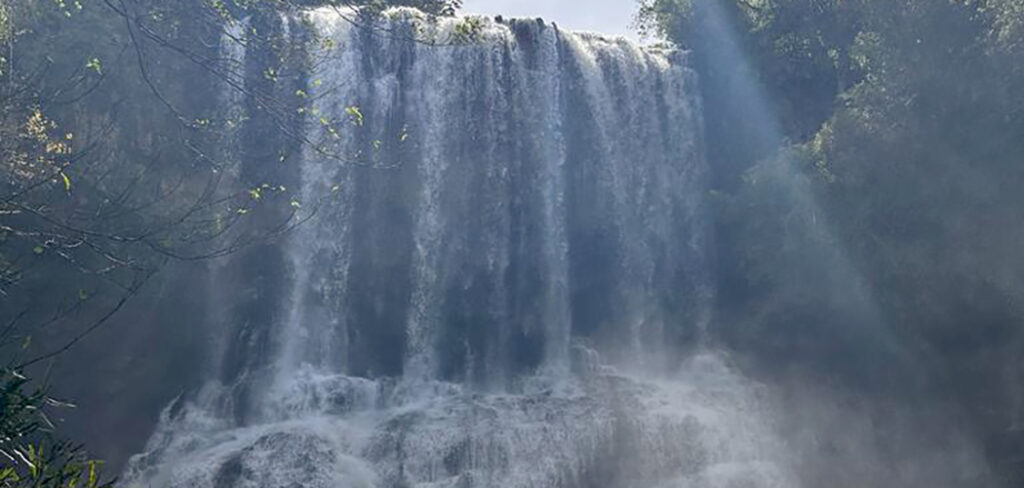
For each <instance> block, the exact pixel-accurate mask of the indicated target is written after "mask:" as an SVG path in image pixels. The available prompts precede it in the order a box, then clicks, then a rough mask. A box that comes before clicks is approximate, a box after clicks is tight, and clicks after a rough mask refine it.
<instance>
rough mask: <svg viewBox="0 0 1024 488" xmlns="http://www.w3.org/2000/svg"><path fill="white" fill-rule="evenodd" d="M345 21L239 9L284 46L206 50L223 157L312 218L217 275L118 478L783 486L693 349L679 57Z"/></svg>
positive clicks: (747, 392)
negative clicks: (287, 98) (225, 131)
mask: <svg viewBox="0 0 1024 488" xmlns="http://www.w3.org/2000/svg"><path fill="white" fill-rule="evenodd" d="M353 15H356V14H355V13H353V12H350V11H339V10H337V9H327V8H325V9H313V10H308V11H304V12H300V13H297V14H294V15H291V16H283V17H279V18H273V19H253V20H252V21H253V22H262V23H263V24H266V25H263V24H261V25H260V26H259V29H270V30H274V31H275V32H277V33H278V34H279V35H280V37H281V39H282V40H284V41H285V43H286V44H288V45H290V46H291V47H292V51H299V52H300V54H301V55H300V56H297V57H294V56H293V57H280V56H271V55H270V54H274V53H273V52H270V51H268V50H262V51H260V50H257V49H256V48H253V47H250V48H248V49H239V48H238V47H237V43H236V41H235V39H234V37H232V36H229V39H227V40H226V41H225V43H226V47H225V55H224V56H225V57H226V58H228V59H232V60H234V61H235V62H236V63H239V64H241V65H244V66H245V70H244V71H245V72H246V73H247V75H246V76H245V79H244V80H242V82H244V83H245V85H246V87H247V88H248V90H246V93H247V95H246V96H244V97H241V99H239V97H238V96H237V95H233V94H232V93H234V92H232V91H228V95H226V96H225V97H224V100H223V101H222V103H223V104H224V105H225V113H237V114H238V115H239V118H240V119H241V120H244V121H245V122H244V125H243V127H242V128H241V129H240V131H239V134H238V138H237V147H236V148H233V149H231V150H232V151H234V152H236V153H237V154H236V156H235V158H236V159H237V160H238V161H240V166H241V169H240V171H242V172H243V173H244V174H249V175H252V176H253V180H254V184H259V181H260V180H258V179H257V178H259V177H264V178H266V177H268V176H267V175H270V176H269V177H270V178H277V179H279V180H281V181H286V182H288V186H289V187H292V186H295V185H297V186H298V187H299V188H300V190H299V193H297V194H295V197H294V198H295V201H294V205H293V206H294V207H296V208H303V209H310V208H313V209H315V212H314V211H310V212H309V214H310V216H311V217H310V221H309V222H307V223H306V224H305V225H303V226H301V227H300V228H299V229H298V230H297V231H295V232H294V233H293V234H291V236H290V238H289V239H288V240H287V241H286V242H284V243H283V244H281V245H278V246H265V247H261V248H259V249H255V250H252V251H250V252H248V253H246V254H244V255H242V256H240V257H238V258H237V260H236V263H235V264H234V265H230V266H226V267H224V269H223V270H222V271H221V273H222V274H223V275H224V276H222V277H221V278H219V279H222V280H223V282H224V283H225V285H224V288H225V289H228V288H229V287H231V288H230V289H235V288H237V289H238V290H239V291H238V293H237V294H232V293H224V294H222V295H221V297H220V300H223V301H225V303H223V304H215V305H217V306H215V307H213V308H214V309H216V313H214V314H213V315H215V316H216V317H215V318H212V319H211V322H212V323H213V325H212V327H220V328H221V330H222V337H223V340H222V342H223V344H221V345H220V347H219V348H218V347H211V349H213V350H218V349H219V350H222V351H223V353H222V354H223V356H222V357H221V358H220V364H221V365H222V366H221V367H220V369H219V370H217V371H211V372H210V374H209V378H210V380H209V382H208V384H207V386H206V387H205V388H204V389H202V390H201V391H199V392H195V393H194V394H190V395H186V396H185V397H183V398H181V399H179V401H177V402H176V403H175V404H174V405H171V406H170V407H168V408H167V410H166V412H165V413H164V416H163V419H162V421H161V423H160V426H159V427H158V429H157V431H156V432H155V433H154V435H153V437H152V438H151V440H150V442H149V445H148V447H147V449H146V452H145V453H143V454H140V455H138V456H136V457H134V458H133V460H132V461H131V463H130V466H129V468H128V470H127V473H126V476H125V477H126V479H127V483H128V486H135V485H138V486H154V487H190V488H191V487H217V488H221V487H223V488H228V487H300V486H301V487H325V488H326V487H331V488H336V487H364V486H365V487H380V488H385V487H387V488H392V487H393V488H398V487H424V488H425V487H452V488H472V487H494V486H502V487H507V488H520V487H521V488H527V487H537V488H539V487H551V488H555V487H566V488H569V487H581V488H583V487H627V486H628V487H652V488H653V487H660V486H673V487H678V486H682V487H689V486H693V487H698V486H699V487H758V488H760V487H790V486H796V482H795V481H794V479H793V478H792V476H791V474H790V473H789V472H788V471H787V468H786V465H787V460H786V459H784V457H783V455H782V453H783V452H784V450H783V449H781V448H780V447H779V446H778V445H777V443H776V440H775V439H774V437H773V436H772V434H771V425H772V419H771V418H768V416H766V415H765V414H764V410H765V409H763V408H762V407H761V403H762V401H763V399H762V398H761V392H760V391H759V389H758V387H757V386H755V385H752V384H748V383H746V382H744V381H743V380H741V379H740V378H739V377H737V376H736V375H735V374H734V373H733V372H732V371H731V370H730V368H729V367H728V366H727V365H726V364H725V363H724V362H723V360H722V358H721V357H720V356H718V355H714V354H709V353H697V354H692V351H693V350H694V349H695V348H696V344H697V343H698V342H699V338H700V337H701V336H702V335H703V333H704V330H703V329H704V327H705V326H706V322H707V320H708V316H707V315H708V308H709V300H710V298H711V291H710V290H711V283H710V281H711V280H710V277H709V273H708V269H707V266H708V260H709V259H708V256H707V253H708V248H709V243H708V240H709V237H708V233H707V230H706V227H707V219H706V216H705V208H704V196H703V195H704V193H705V183H704V179H705V173H706V168H705V166H704V162H703V158H702V153H701V143H700V141H701V138H702V134H701V124H700V118H701V113H700V107H699V103H698V101H697V100H696V98H695V96H694V93H695V83H696V80H695V78H694V76H693V74H692V73H691V72H690V70H688V69H687V67H686V55H685V53H682V52H656V51H650V50H644V49H641V48H639V47H637V46H635V45H632V44H630V43H629V42H627V41H625V40H622V39H606V38H602V37H599V36H595V35H588V34H573V33H567V32H562V31H559V30H557V29H556V28H555V27H553V26H549V25H546V24H544V23H543V22H537V21H522V20H510V21H500V22H498V21H491V20H486V19H467V18H452V19H429V18H426V17H424V16H423V15H422V14H420V13H419V12H417V11H414V10H407V9H398V10H390V11H387V12H385V13H384V14H383V15H382V16H381V17H380V18H377V19H376V20H373V21H372V23H369V24H367V23H355V24H354V23H351V22H350V20H351V18H352V17H351V16H353ZM268 26H269V27H268ZM240 29H243V28H240ZM425 40H428V41H429V42H428V41H425ZM275 63H276V64H275ZM268 65H273V70H272V71H269V70H268V68H267V67H266V66H268ZM271 72H272V73H273V74H274V77H275V78H276V80H275V82H276V85H274V84H270V83H268V82H267V80H266V78H268V76H267V73H271ZM275 90H276V91H280V92H287V93H289V94H290V93H291V92H294V93H295V94H296V97H297V98H299V99H300V101H299V102H297V104H298V110H297V112H298V113H300V114H302V116H300V117H295V120H293V121H292V122H293V123H294V127H293V128H292V131H291V132H293V133H294V134H296V135H297V137H296V138H293V139H291V140H285V139H280V140H275V139H274V137H271V136H270V135H269V134H272V133H277V132H279V131H271V130H270V128H269V123H270V122H268V120H267V116H266V115H265V114H264V113H263V112H260V111H257V110H256V109H255V107H256V106H257V105H258V103H257V102H258V101H257V100H253V97H255V96H256V95H253V94H254V93H255V94H258V93H260V92H261V91H263V92H266V91H275ZM295 139H298V142H296V140H295ZM278 154H281V155H282V156H281V157H280V158H278V157H277V155H278ZM284 161H288V162H290V163H291V164H288V165H286V166H284V167H282V166H281V163H282V162H284ZM282 168H285V169H282ZM270 183H271V184H273V185H277V184H278V181H277V180H275V181H271V182H270ZM284 186H285V185H283V184H282V185H281V187H282V188H283V187H284ZM282 191H283V190H282ZM686 357H689V359H688V360H686V361H684V358H686ZM627 372H629V373H627ZM640 372H642V373H640Z"/></svg>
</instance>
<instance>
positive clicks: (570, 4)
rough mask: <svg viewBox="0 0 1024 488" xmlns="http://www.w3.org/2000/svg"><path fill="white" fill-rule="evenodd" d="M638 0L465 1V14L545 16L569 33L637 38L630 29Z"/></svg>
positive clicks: (463, 8) (463, 10)
mask: <svg viewBox="0 0 1024 488" xmlns="http://www.w3.org/2000/svg"><path fill="white" fill-rule="evenodd" d="M636 5H637V2H636V0H463V5H462V12H463V13H466V14H487V15H498V14H501V15H504V16H506V17H543V18H544V20H547V21H549V22H554V23H556V24H558V27H560V28H563V29H567V30H585V31H594V32H600V33H603V34H620V35H624V36H626V37H629V38H631V39H634V40H635V39H636V38H637V35H636V33H635V32H633V31H632V29H630V28H629V26H630V24H632V23H633V14H634V13H635V12H636Z"/></svg>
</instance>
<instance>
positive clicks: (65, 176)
mask: <svg viewBox="0 0 1024 488" xmlns="http://www.w3.org/2000/svg"><path fill="white" fill-rule="evenodd" d="M60 177H61V180H63V181H64V191H66V192H68V193H71V178H69V177H68V174H67V173H65V172H63V171H61V172H60Z"/></svg>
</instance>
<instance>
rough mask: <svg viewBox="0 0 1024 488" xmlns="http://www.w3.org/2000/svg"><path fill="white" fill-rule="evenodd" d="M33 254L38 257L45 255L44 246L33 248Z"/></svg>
mask: <svg viewBox="0 0 1024 488" xmlns="http://www.w3.org/2000/svg"><path fill="white" fill-rule="evenodd" d="M32 252H34V253H36V254H37V255H39V254H42V253H43V246H36V247H33V248H32Z"/></svg>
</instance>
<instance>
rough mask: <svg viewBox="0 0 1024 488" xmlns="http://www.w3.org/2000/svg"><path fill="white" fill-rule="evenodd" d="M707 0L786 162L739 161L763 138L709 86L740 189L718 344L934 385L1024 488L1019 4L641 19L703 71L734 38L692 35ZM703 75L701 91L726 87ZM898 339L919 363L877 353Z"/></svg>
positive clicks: (745, 0) (873, 0) (730, 209)
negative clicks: (1023, 457)
mask: <svg viewBox="0 0 1024 488" xmlns="http://www.w3.org/2000/svg"><path fill="white" fill-rule="evenodd" d="M712 4H715V5H718V6H719V7H721V11H723V12H726V13H727V15H728V17H729V21H730V22H731V24H732V26H733V27H735V29H736V31H735V32H734V33H733V34H734V38H733V40H734V41H735V42H736V43H737V45H738V46H740V48H741V50H742V52H743V53H744V54H745V55H746V57H747V59H746V61H748V62H749V65H750V66H751V67H752V68H753V69H752V71H751V72H750V73H747V74H733V75H732V76H747V75H749V76H751V77H752V79H753V80H754V82H755V83H756V84H757V85H759V86H760V87H762V88H763V89H764V93H765V94H766V95H767V97H766V98H767V99H768V102H769V106H771V107H773V108H774V109H775V113H774V115H775V117H776V120H777V122H778V123H779V127H780V129H781V134H780V136H781V137H780V138H779V139H777V140H776V143H777V144H780V145H783V146H785V147H784V149H783V150H782V151H780V152H779V153H778V156H773V154H774V151H771V150H764V147H763V146H761V147H758V148H754V149H751V150H748V151H740V150H735V149H733V148H735V147H740V148H743V147H750V146H751V143H750V140H751V139H752V137H753V136H751V134H755V133H756V128H751V127H749V126H745V125H743V124H742V120H743V119H744V117H747V116H749V114H747V113H745V112H744V107H738V106H736V105H730V104H729V103H728V101H729V99H730V95H731V94H730V93H728V92H726V93H716V92H715V91H714V90H715V89H716V87H715V86H711V87H710V88H708V87H705V88H704V90H705V92H706V96H705V114H706V117H708V124H709V126H708V132H709V135H708V138H709V154H710V156H711V158H712V161H711V163H712V164H713V165H714V167H715V168H716V170H717V171H720V172H725V173H727V174H724V175H719V177H718V178H717V179H716V183H717V184H718V185H719V188H718V190H719V191H718V198H717V202H718V222H717V227H718V232H719V246H721V249H720V252H721V258H720V263H719V266H720V270H719V271H720V276H721V277H722V294H721V297H720V299H721V302H722V303H721V304H720V316H721V317H723V321H724V322H725V323H724V324H722V327H721V328H720V330H722V334H723V336H724V337H723V339H724V340H726V341H728V342H730V343H732V344H733V345H734V346H735V347H736V348H737V349H740V350H744V351H754V352H755V354H760V355H761V356H762V358H763V359H765V362H764V364H767V365H770V364H780V363H786V364H792V363H794V362H796V363H799V364H801V365H802V367H803V368H804V369H807V370H811V371H817V372H819V374H822V375H826V376H830V377H832V378H831V379H840V380H842V381H844V382H846V384H856V385H860V387H861V388H868V389H872V388H881V387H883V386H881V385H883V384H885V383H886V382H887V381H888V380H887V379H886V378H889V377H893V376H900V375H904V374H905V375H908V376H914V377H917V376H920V375H921V374H926V375H927V377H928V378H930V381H929V382H928V383H927V385H926V388H927V389H929V390H930V391H933V392H934V391H938V392H940V393H941V394H942V395H944V398H947V399H950V400H952V401H953V402H955V403H957V404H958V405H959V406H961V407H962V408H963V409H964V410H965V411H967V412H969V413H970V418H971V419H972V422H973V427H974V428H975V429H976V431H977V432H978V433H979V435H980V436H981V438H982V440H983V441H984V442H985V443H986V445H987V448H988V450H989V452H990V453H991V455H992V461H993V462H994V464H995V465H996V466H997V467H998V469H999V471H1000V473H1001V474H1002V475H1003V476H1004V477H1005V478H1006V479H1007V480H1008V483H1009V486H1015V485H1019V484H1020V482H1021V480H1024V470H1021V469H1020V467H1019V465H1018V464H1017V463H1016V461H1015V459H1016V458H1017V456H1019V454H1018V451H1017V450H1016V448H1012V447H1009V446H1012V445H1020V443H1021V439H1020V436H1016V434H1013V432H1018V431H1019V428H1018V427H1019V421H1018V419H1019V418H1021V415H1022V414H1024V404H1022V402H1021V401H1020V396H1019V392H1020V387H1019V386H1018V384H1019V383H1020V382H1021V381H1022V380H1024V376H1022V374H1021V372H1022V371H1024V349H1022V348H1021V345H1022V344H1024V330H1022V329H1021V327H1020V324H1021V323H1022V319H1024V310H1022V309H1021V308H1020V307H1019V305H1018V304H1019V303H1024V302H1022V300H1024V279H1022V278H1021V277H1022V276H1024V261H1022V260H1021V259H1020V257H1019V251H1018V250H1016V249H1017V248H1018V247H1019V243H1020V242H1024V233H1022V231H1021V230H1020V229H1021V226H1020V215H1019V209H1020V208H1021V207H1022V205H1024V196H1022V194H1021V193H1020V191H1019V188H1020V185H1021V183H1024V166H1022V165H1021V157H1020V155H1021V154H1024V139H1022V138H1021V137H1020V136H1019V135H1020V134H1022V133H1024V93H1022V92H1021V91H1020V90H1019V89H1017V88H1016V87H1019V86H1021V85H1022V83H1024V76H1022V75H1024V73H1022V72H1021V68H1020V67H1021V66H1022V64H1021V61H1022V54H1024V49H1022V44H1021V39H1022V37H1021V32H1022V27H1021V25H1022V20H1021V19H1024V15H1022V14H1024V2H1021V1H1020V0H987V1H986V0H969V1H960V0H956V1H950V0H908V1H901V2H891V1H883V0H853V1H850V0H844V1H831V0H694V1H693V2H688V1H679V0H654V1H646V2H643V8H644V11H643V15H644V16H643V18H642V19H641V21H642V22H646V25H647V27H648V28H653V29H654V30H656V31H659V32H661V33H663V34H665V35H667V36H668V37H670V38H672V39H673V40H675V41H677V42H679V43H682V44H686V45H688V46H691V47H694V48H695V49H697V51H696V52H695V56H696V57H697V58H698V64H699V60H700V58H701V56H707V54H702V53H701V52H700V50H706V51H709V52H714V49H715V48H716V43H719V44H720V43H722V42H725V41H724V40H723V39H722V38H721V37H719V38H717V39H710V40H709V39H707V38H704V39H702V38H700V36H699V35H698V34H699V33H700V32H701V28H702V26H703V24H702V22H706V21H707V16H706V12H707V10H706V9H707V7H708V5H712ZM702 9H704V10H702ZM701 43H703V44H701ZM698 47H699V49H698ZM709 66H710V67H713V65H711V64H704V65H701V66H699V69H702V70H704V71H703V72H701V75H702V77H704V78H705V79H707V78H708V77H711V79H713V80H714V79H719V78H723V77H725V76H726V75H723V74H721V73H718V72H714V71H713V70H712V71H711V72H708V69H709ZM736 69H737V70H739V69H740V68H736ZM716 77H717V78H716ZM712 85H714V83H712ZM719 85H721V84H719ZM709 90H710V92H709ZM707 93H710V95H711V96H707ZM716 112H717V113H716ZM723 112H724V114H723ZM716 120H725V121H726V122H727V123H721V124H716ZM737 121H739V122H737ZM761 130H764V128H761ZM714 146H724V147H727V148H730V150H728V151H722V150H717V149H716V148H715V147H714ZM716 158H717V159H716ZM799 195H804V196H806V198H800V197H799ZM859 283H862V284H863V285H864V286H863V287H861V286H860V285H859ZM860 291H864V293H861V292H860ZM858 295H859V296H858ZM885 343H893V344H895V347H899V348H900V350H901V351H903V353H902V354H901V355H902V356H907V357H911V356H912V357H913V358H914V359H913V362H912V364H911V365H907V364H902V363H898V362H896V361H893V360H891V357H889V359H886V358H887V356H885V355H879V354H878V353H877V349H878V348H879V347H880V346H879V345H880V344H885ZM865 355H869V356H865ZM858 357H873V358H874V359H872V360H871V361H863V362H858V361H857V360H856V359H850V358H858ZM872 363H873V364H875V367H871V366H869V364H872ZM879 365H880V366H879ZM902 384H906V382H904V383H902ZM920 391H921V390H918V389H908V388H904V389H903V390H900V391H899V394H901V395H913V394H914V392H918V393H919V392H920ZM1014 436H1015V437H1014ZM1010 438H1012V439H1015V440H1012V441H1010V440H1008V439H1010Z"/></svg>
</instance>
